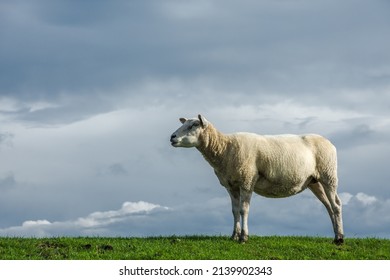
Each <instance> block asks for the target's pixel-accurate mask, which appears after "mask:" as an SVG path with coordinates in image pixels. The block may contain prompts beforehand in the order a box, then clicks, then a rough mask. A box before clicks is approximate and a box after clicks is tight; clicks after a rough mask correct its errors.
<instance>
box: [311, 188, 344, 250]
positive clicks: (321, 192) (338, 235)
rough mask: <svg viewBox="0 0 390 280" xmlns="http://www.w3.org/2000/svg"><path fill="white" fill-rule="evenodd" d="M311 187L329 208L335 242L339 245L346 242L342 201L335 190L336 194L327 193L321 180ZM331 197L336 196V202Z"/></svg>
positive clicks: (327, 208)
mask: <svg viewBox="0 0 390 280" xmlns="http://www.w3.org/2000/svg"><path fill="white" fill-rule="evenodd" d="M309 189H310V190H311V191H312V192H313V193H314V195H315V196H316V197H317V198H318V199H319V200H320V201H321V202H322V204H324V206H325V208H326V210H328V213H329V217H330V219H331V221H332V225H333V229H334V232H335V239H334V243H335V244H337V245H341V244H342V243H343V242H344V236H343V229H342V228H343V226H342V218H341V201H340V199H339V197H338V196H337V194H336V193H335V192H334V195H333V194H331V193H330V194H328V193H326V192H325V189H324V187H323V185H322V184H321V183H319V182H316V183H314V184H311V185H309ZM329 197H331V198H334V203H331V200H330V199H329ZM334 209H336V212H337V213H338V215H336V214H335V211H334Z"/></svg>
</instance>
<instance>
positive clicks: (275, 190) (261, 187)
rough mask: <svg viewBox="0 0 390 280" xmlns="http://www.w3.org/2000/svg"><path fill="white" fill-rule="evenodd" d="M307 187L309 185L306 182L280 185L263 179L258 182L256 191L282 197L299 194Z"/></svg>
mask: <svg viewBox="0 0 390 280" xmlns="http://www.w3.org/2000/svg"><path fill="white" fill-rule="evenodd" d="M306 187H307V185H306V184H305V183H302V184H298V185H279V184H273V183H271V182H268V181H266V180H262V181H261V182H258V183H257V184H256V186H255V189H254V191H255V193H257V194H259V195H261V196H265V197H270V198H282V197H288V196H292V195H295V194H298V193H300V192H302V191H303V190H305V189H306Z"/></svg>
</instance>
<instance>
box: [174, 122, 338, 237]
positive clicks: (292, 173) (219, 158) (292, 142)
mask: <svg viewBox="0 0 390 280" xmlns="http://www.w3.org/2000/svg"><path fill="white" fill-rule="evenodd" d="M180 122H181V123H182V126H181V127H179V128H178V129H177V130H176V131H175V132H174V133H173V134H172V135H171V138H170V142H171V145H172V146H173V147H184V148H191V147H195V148H196V149H198V150H199V152H200V153H201V154H202V155H203V157H204V158H205V159H206V161H207V162H208V163H209V164H210V165H211V167H212V168H213V169H214V172H215V174H216V176H217V177H218V179H219V182H220V184H221V185H222V186H223V187H225V188H226V190H227V191H228V193H229V195H230V198H231V204H232V212H233V219H234V225H233V234H232V236H231V238H232V239H233V240H236V241H239V242H242V243H245V242H246V241H247V240H248V236H249V235H248V214H249V206H250V201H251V197H252V193H253V192H255V193H256V194H259V195H261V196H264V197H269V198H283V197H289V196H292V195H295V194H298V193H300V192H302V191H303V190H305V189H306V188H309V189H310V190H311V191H312V192H313V193H314V195H315V196H316V197H317V198H318V199H319V200H320V201H321V202H322V203H323V205H324V206H325V208H326V209H327V211H328V213H329V216H330V219H331V221H332V224H333V229H334V234H335V238H334V243H335V244H337V245H341V244H342V243H343V241H344V233H343V222H342V212H341V201H340V199H339V196H338V195H337V184H338V178H337V154H336V148H335V147H334V146H333V144H332V143H331V142H330V141H329V140H328V139H326V138H324V137H322V136H320V135H316V134H306V135H258V134H254V133H247V132H239V133H234V134H223V133H221V132H220V131H218V130H217V129H216V128H215V127H214V126H213V125H212V124H211V123H210V122H209V121H208V120H206V118H205V117H203V116H201V115H198V117H197V118H190V119H186V118H180Z"/></svg>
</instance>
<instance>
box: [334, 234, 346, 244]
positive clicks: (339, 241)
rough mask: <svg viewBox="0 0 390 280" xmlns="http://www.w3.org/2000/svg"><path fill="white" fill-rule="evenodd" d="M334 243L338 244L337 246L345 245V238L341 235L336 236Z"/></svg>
mask: <svg viewBox="0 0 390 280" xmlns="http://www.w3.org/2000/svg"><path fill="white" fill-rule="evenodd" d="M333 243H334V244H336V245H337V246H340V245H343V244H344V238H343V237H342V236H341V237H337V236H336V237H335V239H334V241H333Z"/></svg>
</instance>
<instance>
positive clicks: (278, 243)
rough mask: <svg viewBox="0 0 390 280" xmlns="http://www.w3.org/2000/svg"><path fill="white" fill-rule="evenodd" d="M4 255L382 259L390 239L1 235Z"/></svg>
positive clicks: (14, 257)
mask: <svg viewBox="0 0 390 280" xmlns="http://www.w3.org/2000/svg"><path fill="white" fill-rule="evenodd" d="M0 259H3V260H235V259H248V260H256V259H263V260H380V259H382V260H383V259H385V260H389V259H390V240H388V239H377V238H366V239H360V238H348V239H346V240H345V244H343V245H342V246H336V245H334V244H333V243H332V239H330V238H322V237H278V236H269V237H259V236H251V237H250V240H249V241H248V242H247V243H245V244H240V243H237V242H234V241H232V240H230V239H229V238H228V237H224V236H183V237H178V236H171V237H149V238H103V237H102V238H101V237H77V238H69V237H58V238H15V237H12V238H11V237H3V238H0Z"/></svg>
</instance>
